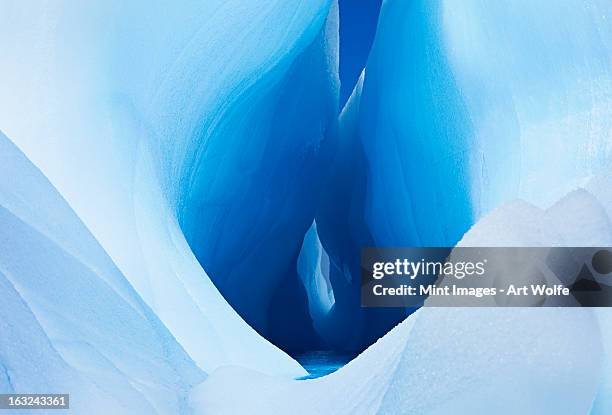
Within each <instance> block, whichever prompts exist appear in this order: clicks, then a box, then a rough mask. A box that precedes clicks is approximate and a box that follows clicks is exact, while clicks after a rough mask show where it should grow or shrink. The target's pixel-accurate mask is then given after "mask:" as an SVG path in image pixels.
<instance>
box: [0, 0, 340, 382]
mask: <svg viewBox="0 0 612 415" xmlns="http://www.w3.org/2000/svg"><path fill="white" fill-rule="evenodd" d="M1 7H2V12H1V13H0V49H1V50H2V51H3V52H2V53H3V55H4V58H5V59H6V61H9V62H11V64H10V65H1V66H0V91H2V94H0V128H1V129H2V130H3V131H4V132H5V134H6V135H7V136H8V137H10V139H11V140H12V141H13V142H14V143H15V144H16V145H17V146H18V147H19V148H20V149H21V150H22V151H23V152H24V153H25V154H26V156H27V157H28V158H29V159H30V160H32V162H33V163H34V164H35V165H36V166H38V167H39V168H40V169H41V171H42V172H43V174H44V175H45V176H47V177H48V178H49V180H50V181H51V183H53V185H54V186H55V187H56V188H57V189H58V191H59V192H60V194H61V195H62V196H63V197H64V198H65V199H66V200H67V201H68V203H69V204H70V206H71V207H72V208H73V209H74V211H75V212H76V214H77V215H78V216H79V218H80V219H81V220H82V221H83V222H84V224H85V226H86V227H87V228H88V229H89V230H90V231H91V233H92V234H93V236H94V237H95V238H96V239H97V240H98V241H99V243H100V245H101V246H102V248H103V249H104V250H105V251H106V252H107V253H108V255H109V256H110V258H111V259H112V261H113V262H114V263H115V264H116V265H117V267H118V268H119V270H121V272H122V273H123V275H125V277H126V278H127V279H128V280H129V282H130V283H131V285H132V286H133V287H134V289H135V290H136V291H137V292H138V293H139V294H140V296H141V297H142V298H143V300H144V301H145V302H146V303H147V304H148V305H149V306H150V307H151V309H152V310H153V311H154V312H155V313H156V314H157V315H158V316H159V318H160V319H161V320H162V322H163V323H164V324H165V325H166V326H167V327H168V329H169V330H170V332H171V333H172V334H173V336H174V337H175V338H176V339H177V340H178V342H179V343H180V344H181V345H182V346H183V347H184V348H185V350H186V351H187V352H188V353H189V355H190V356H191V357H192V358H193V359H194V360H195V361H196V363H197V364H198V366H200V367H201V368H202V369H204V370H206V371H209V370H212V369H214V368H215V367H217V366H219V365H223V364H239V365H242V366H245V367H250V368H253V369H256V370H260V371H263V372H268V373H274V374H285V375H290V376H299V375H301V374H304V373H305V372H304V370H303V369H302V368H301V367H300V366H299V365H298V364H297V363H296V362H295V361H294V360H293V359H291V358H290V357H288V356H287V355H285V354H284V353H283V352H281V351H280V350H279V349H277V348H276V347H274V346H272V345H271V344H270V343H268V342H267V341H266V340H265V339H263V338H262V337H260V336H259V335H257V333H256V332H255V331H254V330H253V329H252V328H251V327H249V326H248V325H247V324H246V323H245V322H244V321H243V320H242V319H241V318H240V317H239V316H238V315H237V314H236V313H235V311H234V310H232V308H231V307H230V306H229V305H228V304H227V302H226V301H225V300H224V299H223V297H222V296H221V295H220V293H219V292H218V290H217V289H216V288H215V286H214V285H213V284H212V282H211V281H210V279H209V277H208V276H207V274H206V273H205V271H204V270H203V269H202V267H201V265H200V264H199V262H198V260H197V259H196V257H195V256H194V255H193V253H192V250H191V248H190V246H189V245H188V243H187V241H186V238H185V234H184V233H183V231H186V234H187V237H188V238H191V239H192V240H191V242H192V243H193V246H194V247H195V248H196V252H197V253H198V254H199V255H201V256H202V258H205V259H207V260H210V266H211V267H213V268H214V269H216V270H219V269H221V268H222V267H223V266H225V265H228V266H229V265H231V264H228V262H227V261H231V260H234V261H236V262H235V264H234V265H236V266H237V267H247V268H248V267H260V268H261V267H263V266H264V265H265V266H267V267H268V266H269V267H279V269H270V273H269V274H263V273H262V275H269V278H270V280H269V281H266V280H262V281H253V279H252V278H250V277H251V276H250V275H249V278H246V281H244V287H245V288H244V291H243V289H242V285H241V283H240V281H239V280H240V279H241V278H242V276H243V274H240V273H238V274H240V275H238V274H236V275H238V277H237V278H238V280H236V281H233V280H234V278H233V277H232V282H231V284H230V285H229V286H231V287H233V288H230V289H229V292H226V294H227V295H228V297H230V298H236V299H237V300H236V301H239V300H240V299H241V298H243V297H244V295H245V293H246V292H248V290H247V289H246V288H248V287H247V285H248V284H256V285H259V284H262V286H263V285H266V284H268V283H269V284H268V285H269V286H273V285H274V283H275V281H277V280H278V278H279V275H280V274H281V270H280V268H282V267H280V265H278V264H281V263H284V261H289V260H288V259H287V258H289V257H290V256H291V254H292V255H293V258H294V260H295V259H296V258H297V253H298V251H299V244H300V243H301V240H300V237H301V236H300V237H298V234H300V232H301V233H303V232H305V231H306V229H307V228H308V226H309V225H310V223H311V222H312V219H313V218H312V216H314V211H313V205H314V203H315V202H314V200H311V199H310V195H309V194H308V192H309V189H311V187H312V186H314V185H315V182H316V181H317V179H316V177H317V175H318V173H317V171H318V170H319V167H322V166H320V165H319V164H317V163H319V162H320V156H321V155H322V154H323V153H318V151H319V148H322V147H324V146H325V145H326V144H325V143H324V142H323V139H322V138H323V136H324V132H325V129H326V128H327V125H328V124H330V123H331V124H330V125H332V126H333V122H331V120H332V119H333V114H334V111H335V101H336V90H337V88H336V86H335V83H336V82H337V72H336V71H335V63H334V62H335V53H334V50H333V47H334V44H335V43H334V37H333V35H334V24H337V21H336V20H335V18H334V16H335V15H334V13H335V12H334V10H335V6H334V7H332V2H331V1H329V0H317V1H308V2H303V1H286V0H282V1H280V0H279V1H271V2H244V1H239V0H232V1H225V0H223V1H222V0H206V1H185V2H180V4H176V5H173V7H167V5H163V4H158V3H154V4H151V3H150V2H144V1H135V2H124V1H103V2H87V3H74V2H70V1H56V2H51V3H49V2H43V1H35V0H32V1H26V2H20V1H14V2H13V1H9V2H5V3H3V4H2V6H1ZM14 39H19V41H18V42H16V41H14ZM292 86H295V88H293V87H292ZM315 90H316V91H317V92H316V93H315V92H314V91H315ZM298 104H299V105H298ZM302 105H306V106H307V107H308V110H307V111H306V110H302V108H303V107H302ZM298 107H299V108H298ZM255 120H259V121H260V124H258V126H257V128H255V124H254V121H255ZM302 122H303V123H306V124H308V125H305V124H302ZM273 125H279V126H283V129H282V130H278V131H277V130H274V129H273V128H271V126H273ZM293 127H294V128H295V129H296V131H293V130H292V128H293ZM298 132H299V133H300V134H303V135H299V134H298ZM290 138H291V140H290ZM305 168H308V169H310V170H312V174H311V175H304V174H302V169H305ZM321 170H322V168H321ZM245 172H246V173H247V174H243V173H245ZM309 176H310V178H311V179H312V182H311V181H309V180H310V179H308V177H309ZM299 184H302V185H303V186H302V187H303V188H301V189H300V190H299V191H295V190H291V189H293V188H294V187H295V188H298V185H299ZM268 185H269V186H268ZM253 189H256V190H253ZM264 189H265V193H266V197H262V198H261V203H255V202H254V201H253V198H254V197H258V196H261V195H260V194H257V195H254V194H253V193H252V192H253V191H257V192H264ZM300 191H301V192H304V193H300ZM226 192H227V194H226ZM231 192H233V193H231ZM230 193H231V197H228V198H225V196H224V195H226V196H227V195H230ZM290 193H291V195H290ZM287 200H292V202H291V204H290V205H291V207H289V205H287V210H285V213H284V214H280V213H279V212H280V209H281V207H282V206H281V205H282V203H286V202H287ZM279 203H280V204H281V205H279ZM296 206H298V207H297V208H296V209H295V211H296V212H298V211H299V212H301V213H300V214H299V215H298V216H299V218H298V219H295V222H293V219H287V218H286V216H287V215H288V214H289V212H290V211H291V214H292V215H293V214H294V213H295V212H293V211H292V209H293V208H294V207H296ZM309 216H310V217H309ZM287 221H289V222H290V223H289V224H290V225H291V226H285V225H286V222H287ZM281 223H283V224H284V225H283V226H280V224H281ZM283 229H290V231H289V232H288V233H283V232H285V231H283ZM196 230H198V231H202V235H197V234H196ZM215 235H216V236H215ZM217 237H218V238H221V237H223V238H226V239H223V240H221V239H217V242H219V244H218V245H217V244H216V243H214V242H213V241H214V240H215V238H217ZM198 238H203V239H198ZM257 241H260V243H261V245H258V243H257ZM266 241H267V242H266ZM255 246H262V247H263V246H266V247H267V248H266V249H267V251H266V252H265V254H266V255H269V256H266V257H265V258H260V254H261V253H254V254H253V255H247V252H246V251H245V249H247V248H249V249H250V248H252V247H255ZM215 247H217V248H215ZM292 250H293V251H294V252H291V251H292ZM271 258H274V259H275V260H271ZM276 259H278V261H277V260H276ZM261 260H265V261H264V262H265V264H263V265H262V264H259V263H258V261H261ZM228 275H229V274H228ZM223 277H224V275H219V278H218V282H219V283H220V285H221V286H224V285H223ZM228 281H229V280H228ZM268 288H269V287H268ZM269 292H270V290H268V289H266V290H254V291H253V295H254V299H257V301H255V302H254V303H257V304H262V302H260V301H259V300H261V301H263V302H264V303H265V299H263V297H265V296H267V295H269ZM233 295H234V296H235V297H232V296H233ZM258 296H259V297H261V298H259V299H258ZM304 306H306V304H304ZM245 307H246V306H245ZM237 308H239V309H240V306H239V305H237ZM262 309H263V307H262ZM248 311H249V310H246V312H248ZM257 313H260V314H257ZM261 313H262V311H261V310H260V309H259V308H258V309H256V310H255V311H254V312H253V315H248V316H247V317H252V318H253V320H254V321H255V320H257V321H260V320H262V316H261ZM256 314H257V315H256Z"/></svg>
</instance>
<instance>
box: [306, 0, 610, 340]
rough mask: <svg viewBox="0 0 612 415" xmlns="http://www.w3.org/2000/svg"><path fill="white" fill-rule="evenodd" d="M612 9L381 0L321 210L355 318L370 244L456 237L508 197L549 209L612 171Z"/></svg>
mask: <svg viewBox="0 0 612 415" xmlns="http://www.w3.org/2000/svg"><path fill="white" fill-rule="evenodd" d="M611 16H612V3H610V2H609V1H606V0H593V1H587V2H584V1H581V0H571V1H567V2H564V3H563V5H562V6H561V7H554V10H550V4H547V3H546V2H540V3H537V2H536V3H534V2H529V1H519V2H496V3H495V4H485V3H483V2H481V1H478V0H474V1H472V0H468V1H461V0H441V1H428V0H422V1H421V0H417V1H409V2H408V1H400V0H388V1H386V2H384V4H383V6H382V9H381V14H380V17H379V21H378V29H377V32H376V36H375V39H374V44H373V47H372V50H371V52H370V56H369V59H368V62H367V65H366V67H365V70H364V73H363V74H362V79H361V80H360V82H359V83H358V85H357V86H356V88H355V91H354V92H353V96H352V97H351V99H349V101H348V103H347V105H346V107H345V108H344V111H343V113H342V114H341V116H340V125H339V138H338V142H339V143H338V154H337V155H336V157H335V160H334V167H333V168H332V172H331V177H330V179H329V180H328V181H327V182H326V184H327V186H328V190H327V191H326V192H325V191H324V195H325V194H328V195H329V197H327V198H325V197H324V198H323V201H322V207H321V209H320V211H319V213H318V215H317V223H318V233H319V236H320V238H321V243H322V246H323V248H324V249H325V250H326V252H327V254H328V255H329V258H330V269H331V271H330V273H331V281H332V285H334V281H337V283H336V284H335V285H334V287H335V290H334V291H335V292H334V293H335V296H336V298H337V302H336V307H335V308H337V309H338V310H339V309H340V308H344V307H345V308H347V311H345V312H344V317H342V318H341V320H342V321H343V324H344V325H345V326H346V325H351V326H356V327H363V323H362V321H363V317H362V316H360V313H361V310H360V309H359V305H358V301H359V289H358V283H357V284H354V285H352V286H351V284H350V283H346V282H345V281H349V282H350V281H358V280H359V264H358V258H359V249H360V247H362V246H452V245H454V244H455V243H457V242H458V241H459V240H460V239H461V237H462V236H463V235H464V233H465V232H466V231H467V230H468V229H469V228H470V226H471V225H473V224H474V223H475V222H476V221H477V220H478V219H479V218H480V217H482V215H483V214H485V213H487V212H489V211H491V209H493V208H495V207H496V206H499V205H500V204H501V203H504V202H507V201H509V200H513V199H515V198H517V197H519V198H521V199H523V200H525V201H526V202H528V203H531V204H533V205H535V206H538V207H540V208H546V207H548V206H549V205H550V204H552V203H553V202H554V201H556V200H557V199H559V198H560V197H561V196H562V195H564V194H566V193H567V192H569V191H570V190H572V189H574V188H575V187H577V186H579V185H583V184H584V183H585V182H586V181H587V180H588V179H589V178H590V177H592V176H596V175H601V174H606V173H607V172H609V170H610V168H611V167H612V147H611V146H610V143H611V142H612V121H611V120H612V117H611V115H612V81H611V80H612V27H611V25H610V23H609V22H610V19H611V18H612V17H611ZM584 240H586V236H585V239H584ZM334 274H339V275H342V276H343V277H344V278H335V277H334ZM336 288H337V290H338V291H342V292H343V293H342V292H340V293H339V292H337V291H336ZM343 298H346V299H352V304H351V301H343ZM349 310H350V311H349ZM336 311H337V310H334V312H336ZM400 318H401V316H396V317H395V319H390V321H387V322H385V321H384V319H383V318H381V317H378V318H375V320H373V321H372V320H371V321H370V322H369V324H367V325H366V326H365V327H385V329H381V330H386V328H387V327H391V325H392V324H393V322H394V321H395V322H397V321H399V319H400ZM374 321H375V323H374ZM370 334H375V333H370ZM344 338H346V337H344ZM374 338H376V337H374ZM371 340H372V339H371V337H369V336H368V333H367V329H365V330H364V335H363V338H362V341H365V342H366V343H367V342H371Z"/></svg>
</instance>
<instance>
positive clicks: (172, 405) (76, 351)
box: [0, 0, 612, 415]
mask: <svg viewBox="0 0 612 415" xmlns="http://www.w3.org/2000/svg"><path fill="white" fill-rule="evenodd" d="M0 8H1V9H2V12H1V13H0V49H1V50H2V52H3V57H4V58H5V61H6V62H8V64H3V65H0V91H1V92H2V93H1V94H0V129H2V131H4V133H6V137H5V136H4V135H2V136H0V227H1V228H0V229H1V231H2V232H1V233H0V300H1V301H2V306H0V390H2V391H9V392H11V391H18V390H25V389H27V390H28V391H41V392H49V391H58V392H63V391H66V390H68V391H70V392H71V393H73V394H74V398H73V402H72V403H73V405H74V409H75V410H76V412H77V413H96V411H98V412H100V408H103V409H104V411H102V412H104V413H108V412H113V413H147V414H148V413H160V414H166V413H189V412H194V413H210V412H213V413H220V414H222V413H236V411H238V412H239V413H253V412H256V411H260V412H261V413H298V414H299V413H304V414H310V413H326V412H335V413H339V414H342V413H347V414H348V413H367V414H373V413H389V414H396V413H397V414H400V413H414V412H417V413H426V414H438V413H448V412H449V411H451V410H453V411H455V412H456V411H457V410H458V411H461V412H463V413H490V412H499V413H509V412H512V413H514V412H517V411H519V412H521V411H522V412H525V413H541V412H551V411H554V412H555V413H568V414H569V413H572V414H573V413H587V412H588V411H589V409H590V408H591V406H592V413H593V415H600V414H605V413H609V412H611V411H612V398H611V397H612V381H611V378H610V375H609V374H610V373H612V367H611V357H610V356H611V355H612V354H611V351H610V329H609V328H610V316H609V313H608V310H594V311H593V312H591V311H589V310H556V309H546V310H510V311H508V310H492V311H490V310H486V311H484V312H483V310H482V309H471V310H464V309H445V310H435V309H431V308H424V309H422V310H419V311H418V312H416V313H415V314H413V315H411V316H410V317H408V318H407V319H406V320H405V321H404V322H403V323H401V324H400V325H399V326H398V327H396V328H395V329H394V330H392V331H391V332H389V333H388V334H387V335H385V336H384V337H382V339H380V340H379V341H378V342H377V343H376V344H375V345H374V346H372V347H370V348H369V349H367V350H366V351H365V352H364V353H362V354H361V355H360V356H359V357H358V358H356V359H355V360H354V361H353V362H351V363H350V364H348V365H347V366H346V367H345V368H343V369H341V370H340V371H338V372H336V373H334V374H332V375H329V376H327V377H325V378H321V379H316V380H308V381H294V380H292V378H295V377H298V376H301V375H304V374H305V371H304V369H303V368H302V367H300V365H299V364H298V363H297V362H296V361H294V360H293V359H292V358H291V357H289V356H288V355H287V354H285V353H284V352H282V351H281V350H280V349H278V348H277V347H275V346H273V345H272V344H271V343H270V342H268V341H267V340H266V339H264V338H263V337H261V336H260V335H259V334H258V333H257V332H256V331H255V330H254V329H253V328H252V327H251V326H250V325H249V324H247V323H250V324H251V325H252V326H253V327H255V328H256V329H257V330H259V331H260V332H262V333H264V334H266V335H267V336H268V338H273V339H275V340H276V341H278V342H279V343H284V344H285V345H287V344H290V343H289V341H290V340H293V342H294V343H300V344H304V339H305V338H306V337H310V336H315V337H316V336H320V338H321V339H320V340H321V342H323V343H327V344H330V345H333V346H335V347H337V348H339V349H351V350H355V349H361V348H363V347H364V346H365V345H367V344H370V343H372V342H373V341H374V340H375V339H376V338H378V337H379V336H381V335H382V334H383V333H384V332H385V331H386V330H387V329H388V328H390V327H392V326H393V325H394V324H395V322H397V321H400V320H402V319H403V318H404V317H405V315H406V314H407V313H408V312H409V310H364V309H361V308H360V306H359V291H358V287H359V263H358V258H359V250H360V248H361V247H362V246H368V245H378V246H384V245H452V244H455V243H457V242H459V244H460V245H470V244H475V245H478V244H487V245H496V244H498V245H517V246H527V245H529V246H541V245H547V244H554V245H559V246H563V245H576V244H585V245H592V244H602V245H611V244H612V240H611V239H612V234H611V231H610V230H611V229H612V224H611V220H610V218H611V217H612V214H611V212H612V203H611V199H610V197H611V193H610V188H611V187H610V186H611V184H610V181H609V179H608V178H606V177H603V176H601V174H602V173H607V172H608V171H609V168H610V165H611V157H612V153H611V147H610V141H611V140H610V137H611V131H612V129H611V126H612V121H610V120H611V119H612V118H611V117H610V114H612V110H611V108H612V98H611V97H612V84H611V83H610V78H611V65H612V61H611V57H612V44H611V39H612V27H611V26H610V24H609V21H610V18H611V15H612V13H611V12H612V6H611V5H610V2H609V1H607V0H589V1H588V2H585V1H581V0H568V1H566V2H565V3H563V4H555V7H551V6H550V4H545V3H533V2H528V1H523V0H521V1H519V2H515V3H514V4H512V6H510V3H507V2H497V3H495V4H486V5H485V3H484V2H481V1H478V0H466V1H459V0H440V1H426V0H415V1H410V2H408V1H401V0H386V1H385V2H384V6H383V9H382V13H381V16H380V19H379V24H378V30H377V34H376V38H375V41H374V46H373V50H372V53H371V55H370V58H369V61H368V63H367V67H366V68H365V70H364V72H363V73H362V76H361V78H360V80H359V82H358V84H357V86H356V88H355V90H354V92H353V95H352V96H351V98H350V99H349V102H348V103H347V105H346V106H345V108H344V110H343V111H342V114H341V115H340V117H339V119H338V120H336V117H335V115H336V110H337V108H336V106H337V104H338V96H337V94H338V73H337V65H338V62H337V53H338V51H337V43H338V39H337V30H338V15H337V14H338V10H337V4H336V2H334V1H331V0H313V1H307V2H305V1H298V0H290V1H287V0H274V1H268V2H245V1H242V0H205V1H200V0H197V1H196V0H187V1H184V2H181V3H180V4H176V5H173V7H171V8H169V7H167V6H164V5H161V4H156V3H153V4H149V3H144V2H138V1H135V2H129V3H126V2H120V1H115V0H111V1H106V2H97V3H91V2H90V3H78V2H77V3H75V2H70V1H62V0H60V1H55V2H43V1H36V0H32V1H29V2H16V1H10V2H6V3H4V4H2V6H0ZM527 34H528V35H527ZM16 40H17V41H16ZM328 173H329V175H328ZM322 185H323V186H322ZM578 186H582V187H583V189H579V190H575V191H573V192H571V193H568V191H569V190H572V189H575V188H576V187H578ZM566 193H567V194H566ZM561 196H564V197H563V198H561ZM516 197H521V198H522V199H524V201H515V202H512V203H510V204H506V205H504V206H502V207H501V208H500V209H497V210H493V209H494V208H496V207H498V205H500V204H501V203H503V202H506V201H509V200H513V199H514V198H516ZM559 199H560V200H559ZM483 215H484V216H483ZM313 220H314V223H315V224H313ZM475 223H476V224H475ZM474 224H475V225H474ZM472 225H474V226H472ZM470 227H471V228H470ZM468 229H470V230H469V232H467V234H465V232H466V231H467V230H468ZM304 234H306V237H305V238H302V237H303V236H304ZM209 276H210V277H209ZM330 287H331V290H330ZM220 291H221V292H220ZM224 297H225V298H227V299H229V302H230V303H231V304H228V302H227V301H226V299H225V298H224ZM232 306H233V307H234V308H235V309H236V310H238V311H239V312H240V313H241V314H242V317H244V319H246V320H247V322H245V321H244V320H243V319H242V318H241V316H239V315H238V314H237V313H236V312H235V310H234V309H233V308H232ZM287 320H288V321H291V322H294V323H295V322H299V324H300V325H297V324H296V325H293V326H292V325H287V324H286V321H287ZM309 330H312V333H311V332H308V334H307V335H305V333H306V331H309ZM300 332H301V333H300ZM600 334H601V337H600ZM298 335H303V336H304V337H298ZM312 338H313V339H314V337H312ZM314 341H318V339H314ZM536 362H537V364H535V363H536ZM202 381H203V382H202ZM200 382H201V384H200ZM196 385H197V386H196ZM237 390H238V391H239V392H237ZM237 396H238V398H237ZM82 397H87V398H88V401H84V400H82ZM494 398H495V399H494Z"/></svg>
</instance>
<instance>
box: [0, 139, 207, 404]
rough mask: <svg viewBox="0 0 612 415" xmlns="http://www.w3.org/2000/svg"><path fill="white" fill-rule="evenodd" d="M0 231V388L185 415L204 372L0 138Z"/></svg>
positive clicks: (52, 191)
mask: <svg viewBox="0 0 612 415" xmlns="http://www.w3.org/2000/svg"><path fill="white" fill-rule="evenodd" d="M0 228H1V229H2V232H1V233H0V278H1V279H2V285H3V286H4V288H3V290H2V294H3V296H6V297H7V298H6V299H5V301H3V302H2V307H0V308H1V309H2V313H3V316H4V318H3V320H4V322H3V330H2V331H3V333H2V335H0V343H2V348H3V349H4V348H6V350H5V351H4V352H3V353H2V356H1V357H2V359H1V360H2V362H1V364H2V365H3V366H4V367H5V373H6V374H7V377H8V386H9V390H14V391H16V392H24V391H28V392H29V391H31V390H33V389H35V390H36V391H39V392H45V391H44V390H42V389H43V388H44V387H45V386H46V387H48V388H49V389H48V390H47V393H50V392H51V391H55V392H56V393H73V399H74V400H75V401H76V408H85V407H88V406H90V405H91V404H90V403H88V402H87V399H89V398H88V396H89V394H90V393H91V395H92V396H91V398H92V399H96V398H98V399H99V400H98V401H97V405H99V406H100V408H104V407H105V404H104V401H103V399H102V398H100V396H107V397H108V396H110V397H112V400H111V402H110V403H109V405H111V406H113V405H114V406H117V407H119V408H121V410H120V413H132V414H136V413H142V414H145V413H146V414H151V413H160V414H166V413H181V412H182V411H184V410H185V405H184V397H185V395H186V393H187V391H188V390H189V389H190V388H191V386H193V385H194V384H196V383H198V382H200V381H201V380H202V379H203V378H204V373H202V371H201V370H200V369H199V368H198V367H197V366H196V365H195V363H194V362H193V360H192V359H191V358H190V357H189V356H188V355H187V354H186V353H185V351H184V350H183V348H182V347H181V346H180V345H179V344H178V343H177V342H176V340H175V339H174V337H173V336H172V335H171V334H170V333H169V332H168V330H167V329H166V327H165V326H164V325H163V324H162V323H161V322H160V321H159V319H158V318H157V316H156V315H155V314H154V313H153V312H152V311H151V309H150V308H149V307H148V306H147V305H146V304H145V303H144V302H143V301H142V299H141V298H140V296H139V295H138V294H137V293H136V292H135V291H134V289H133V288H132V286H131V285H130V284H129V283H128V282H127V280H126V279H125V277H124V276H123V275H122V274H121V272H120V271H119V270H118V269H117V267H116V266H115V265H114V263H113V262H112V261H111V260H110V258H109V257H108V255H107V254H106V253H105V252H104V250H103V249H102V248H101V247H100V245H99V244H98V242H97V241H96V240H95V238H94V237H93V236H92V235H91V233H90V232H89V231H88V230H87V228H86V227H85V226H84V225H83V223H82V222H81V221H80V220H79V218H78V217H77V216H76V215H75V214H74V212H73V211H72V209H71V208H70V207H69V206H68V204H67V203H66V202H65V201H64V199H63V198H62V197H61V196H60V195H59V193H58V192H57V191H56V189H55V188H54V187H53V186H52V185H51V184H50V183H49V181H48V180H47V179H46V178H45V177H44V176H43V175H42V174H41V173H40V171H39V170H38V169H37V168H36V167H34V166H33V165H32V164H31V163H30V161H29V160H28V159H27V158H26V157H25V156H24V155H23V154H22V153H21V151H19V149H17V148H16V147H15V146H14V145H13V144H12V143H11V142H10V141H9V140H8V139H7V138H6V137H5V136H4V135H1V134H0ZM11 296H13V297H15V298H13V299H10V298H9V297H11ZM39 324H40V326H39ZM5 353H8V356H7V355H5ZM30 356H32V357H33V359H34V360H33V361H32V362H30V363H24V362H27V361H28V359H29V357H30ZM5 359H6V360H5ZM47 359H48V361H46V360H47ZM36 365H39V366H38V367H37V366H36ZM56 381H57V384H55V385H54V384H53V382H56ZM45 382H47V383H45ZM92 385H95V386H96V387H97V389H99V390H96V388H94V387H93V386H92ZM30 386H31V388H30ZM62 388H68V389H62ZM92 391H93V393H92Z"/></svg>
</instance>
